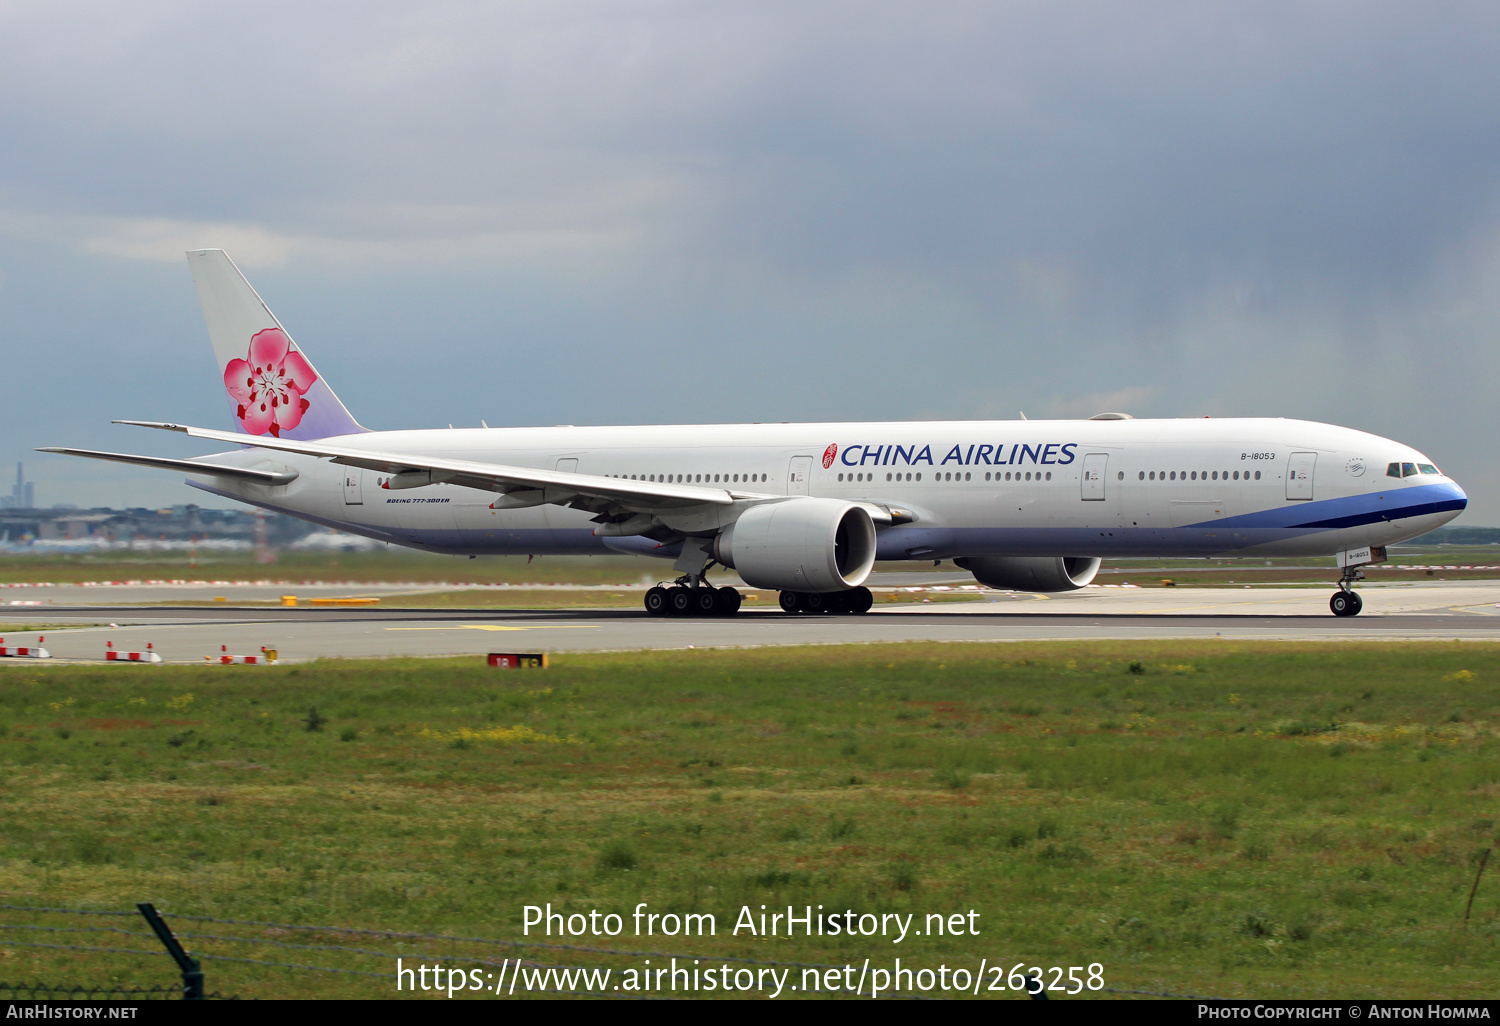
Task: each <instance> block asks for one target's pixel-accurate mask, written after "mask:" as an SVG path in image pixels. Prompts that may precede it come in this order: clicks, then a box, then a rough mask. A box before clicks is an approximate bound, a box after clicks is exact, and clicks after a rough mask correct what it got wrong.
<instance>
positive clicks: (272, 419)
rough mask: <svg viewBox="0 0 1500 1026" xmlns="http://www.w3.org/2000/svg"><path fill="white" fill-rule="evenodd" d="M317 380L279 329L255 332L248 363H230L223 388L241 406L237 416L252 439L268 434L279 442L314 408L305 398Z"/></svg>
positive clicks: (284, 333)
mask: <svg viewBox="0 0 1500 1026" xmlns="http://www.w3.org/2000/svg"><path fill="white" fill-rule="evenodd" d="M317 380H318V376H317V375H316V374H315V373H313V369H312V365H311V364H309V363H308V362H307V360H305V359H303V356H302V354H301V353H299V352H297V351H296V350H295V349H293V348H292V340H291V339H289V338H287V337H286V332H284V331H282V330H281V329H280V328H267V329H265V330H264V331H258V332H256V333H255V334H254V335H252V336H251V338H250V352H249V353H248V354H247V356H246V359H244V360H230V361H229V366H227V367H225V368H224V387H225V388H227V389H228V390H229V395H230V397H231V398H233V399H234V401H235V402H236V403H238V404H239V408H238V409H237V410H236V411H235V416H237V417H239V419H240V423H241V424H243V425H244V426H245V430H246V431H248V432H249V433H250V434H252V435H263V434H265V433H266V432H267V431H269V432H270V433H271V434H273V435H275V436H276V437H277V438H280V437H281V433H282V432H283V431H291V430H292V429H293V428H295V427H296V426H297V425H298V424H300V423H302V415H303V414H304V413H306V412H307V408H308V406H310V405H311V404H310V403H309V402H308V401H307V400H306V399H304V398H302V396H303V394H304V393H306V392H307V390H308V389H309V388H311V387H312V383H313V382H314V381H317Z"/></svg>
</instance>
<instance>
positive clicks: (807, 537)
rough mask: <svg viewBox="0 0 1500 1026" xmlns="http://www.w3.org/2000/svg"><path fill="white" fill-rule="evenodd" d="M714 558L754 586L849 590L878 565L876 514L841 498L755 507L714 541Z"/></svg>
mask: <svg viewBox="0 0 1500 1026" xmlns="http://www.w3.org/2000/svg"><path fill="white" fill-rule="evenodd" d="M714 558H715V559H717V560H718V561H719V562H720V563H723V564H724V565H725V566H727V567H730V568H732V569H734V570H736V571H737V572H738V573H739V575H740V578H741V579H742V580H743V581H744V582H745V583H746V584H748V585H749V586H750V587H752V588H774V589H776V590H778V591H817V592H826V591H844V590H846V589H849V588H857V587H859V586H860V585H861V584H863V583H864V581H865V578H866V577H868V576H870V568H871V567H873V566H874V565H875V524H874V522H873V521H872V520H871V519H870V514H869V513H868V512H867V511H866V510H865V509H863V508H862V507H860V506H857V505H855V504H854V503H852V502H842V501H840V500H838V499H814V498H806V499H789V500H787V501H786V502H772V503H766V504H765V505H761V506H751V507H750V508H749V509H747V510H746V511H745V512H744V513H742V514H741V515H740V518H739V519H738V520H736V521H735V522H734V523H733V524H731V525H730V526H728V527H726V528H725V529H724V530H723V531H722V532H720V534H719V536H718V537H717V538H715V539H714Z"/></svg>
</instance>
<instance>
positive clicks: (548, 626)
mask: <svg viewBox="0 0 1500 1026" xmlns="http://www.w3.org/2000/svg"><path fill="white" fill-rule="evenodd" d="M599 626H600V625H599V624H597V623H539V624H537V625H536V626H534V627H510V626H504V625H501V624H493V623H456V624H453V625H452V626H450V627H387V628H386V630H388V631H546V630H553V631H560V630H570V629H573V628H584V627H593V628H596V629H597V628H598V627H599Z"/></svg>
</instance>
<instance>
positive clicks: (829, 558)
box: [41, 249, 1468, 616]
mask: <svg viewBox="0 0 1500 1026" xmlns="http://www.w3.org/2000/svg"><path fill="white" fill-rule="evenodd" d="M188 264H189V265H190V267H191V268H192V272H193V280H194V282H195V283H196V284H197V287H198V298H199V300H200V301H201V303H202V305H203V316H204V319H205V320H206V321H207V323H208V334H209V338H210V339H211V340H212V342H213V347H214V354H215V355H216V356H217V357H218V360H219V369H220V370H221V371H222V373H223V387H224V390H225V396H226V398H227V400H228V404H229V411H230V414H231V415H232V417H233V420H234V428H235V430H233V431H216V430H211V429H208V428H197V427H187V426H184V425H178V424H168V423H156V422H149V421H120V422H119V423H124V424H137V425H140V426H143V427H155V428H162V429H165V430H169V431H181V432H184V433H186V434H188V435H192V436H193V437H195V438H204V439H211V440H213V441H216V442H221V443H227V444H231V445H234V446H235V447H236V448H234V449H231V450H230V451H228V452H223V453H218V454H216V455H212V456H202V457H198V458H195V459H187V460H179V459H162V458H157V457H152V456H135V455H128V454H124V453H113V452H95V451H92V450H82V449H63V448H48V449H43V450H41V451H42V452H55V453H65V454H68V455H73V456H87V457H92V458H94V459H103V460H115V461H119V462H122V463H133V464H138V465H141V466H146V467H158V468H166V469H170V470H176V471H182V472H186V474H187V475H188V478H187V483H188V484H191V485H193V486H195V487H197V488H201V489H203V490H204V491H207V492H212V493H213V494H215V495H220V496H223V497H225V498H229V499H236V500H239V501H241V502H247V503H250V504H252V505H255V506H260V507H263V508H265V509H269V510H275V511H276V512H278V513H286V514H290V515H291V516H295V517H301V518H303V519H304V520H310V521H313V522H314V523H318V524H323V525H325V526H327V527H332V528H336V529H338V530H340V531H348V532H351V533H354V534H361V535H365V536H367V537H370V538H375V539H378V540H381V541H385V542H390V543H393V544H397V545H408V546H412V547H414V548H419V549H426V550H428V551H429V552H444V553H453V554H464V555H479V554H518V553H526V554H535V553H545V554H567V555H578V554H605V553H611V552H616V553H621V552H623V553H635V554H641V555H648V556H657V557H661V558H663V559H668V560H671V561H672V569H673V571H674V572H675V573H676V574H677V575H679V576H677V577H676V579H675V580H674V581H673V583H672V584H671V585H670V586H666V587H663V586H657V587H654V588H652V589H650V590H649V591H648V592H647V593H646V599H645V605H646V611H647V612H648V613H651V614H653V615H682V616H708V615H716V616H723V615H731V614H733V613H735V612H736V611H737V610H738V609H739V605H740V595H739V593H738V592H736V591H735V590H734V589H732V588H727V587H717V588H716V587H714V586H712V585H711V584H709V582H708V580H707V577H706V573H707V571H708V570H709V569H710V568H712V567H713V566H714V565H716V564H717V565H720V566H724V567H729V568H732V569H733V570H735V571H736V572H737V573H738V574H739V576H740V578H741V579H742V580H743V581H744V582H745V583H746V584H747V585H749V586H750V587H753V588H767V589H775V590H777V591H779V592H780V593H781V607H782V608H783V609H785V610H786V611H787V612H843V613H863V612H866V611H867V610H868V609H869V608H870V602H871V597H870V591H869V589H868V588H866V587H865V581H866V579H867V578H868V576H869V574H870V570H871V567H872V566H873V565H874V563H875V561H876V560H877V559H882V560H943V559H951V560H953V561H954V562H955V563H956V564H958V565H959V566H961V567H963V568H964V569H966V570H968V571H970V572H971V573H973V575H974V577H975V578H976V579H977V580H978V581H979V582H980V583H982V584H985V585H988V586H990V587H992V588H1000V589H1013V590H1019V591H1036V592H1061V591H1070V590H1073V589H1076V588H1082V587H1084V586H1085V585H1087V584H1089V582H1090V581H1092V580H1093V578H1094V575H1095V573H1096V572H1097V571H1098V569H1099V563H1100V559H1101V557H1105V556H1160V557H1176V558H1183V557H1203V558H1206V557H1226V556H1228V557H1266V556H1329V555H1332V556H1334V557H1335V560H1336V563H1337V566H1339V567H1340V568H1342V574H1341V579H1340V581H1339V584H1338V589H1339V590H1338V591H1336V592H1334V594H1333V597H1332V599H1331V600H1330V601H1329V606H1330V608H1331V609H1332V610H1333V612H1334V614H1335V615H1337V616H1353V615H1355V614H1356V613H1358V612H1359V610H1360V606H1361V602H1360V597H1359V594H1358V593H1357V592H1356V591H1354V590H1353V588H1352V585H1353V582H1355V581H1356V580H1360V579H1362V576H1363V575H1362V574H1361V572H1360V569H1359V568H1360V567H1361V566H1363V565H1366V564H1369V563H1373V562H1378V561H1381V560H1383V559H1384V558H1385V551H1384V548H1385V546H1387V545H1390V544H1392V543H1395V542H1400V541H1403V540H1405V539H1408V538H1413V537H1416V536H1417V535H1420V534H1425V533H1426V532H1428V531H1431V530H1432V529H1433V528H1435V527H1439V526H1441V525H1442V524H1445V523H1447V522H1448V521H1450V520H1452V519H1453V518H1454V517H1456V516H1458V514H1459V512H1460V511H1462V510H1463V508H1464V506H1465V505H1466V504H1467V502H1468V499H1467V497H1466V496H1465V495H1464V492H1463V489H1462V488H1460V487H1459V486H1458V484H1457V483H1456V482H1454V481H1453V480H1452V479H1450V478H1449V477H1447V476H1446V475H1445V474H1443V472H1442V471H1441V470H1439V469H1438V468H1437V466H1436V465H1434V464H1433V462H1432V461H1431V460H1429V459H1428V458H1427V457H1426V456H1424V455H1422V454H1421V453H1419V452H1417V451H1416V450H1414V449H1412V448H1411V447H1410V446H1406V445H1402V444H1401V443H1400V442H1393V441H1390V440H1388V439H1385V438H1381V437H1378V436H1376V435H1372V434H1366V433H1365V432H1363V431H1354V430H1351V429H1349V428H1342V427H1334V426H1331V425H1328V424H1316V423H1310V422H1308V421H1302V420H1284V419H1222V420H1220V419H1209V418H1204V419H1194V420H1137V419H1133V418H1131V417H1129V416H1127V415H1125V414H1119V413H1102V414H1100V415H1099V416H1097V417H1092V418H1090V419H1088V420H1024V419H1023V420H1019V421H929V422H874V421H871V422H861V423H846V424H815V423H813V424H714V425H702V424H694V425H669V426H648V427H573V426H563V427H545V428H543V427H514V428H490V427H488V426H486V427H483V428H478V429H473V428H459V429H454V428H449V429H448V430H423V431H369V430H366V429H365V428H362V427H360V425H359V424H358V423H356V422H355V420H354V418H353V417H352V416H351V415H350V414H349V411H348V410H347V409H345V408H344V404H343V403H341V402H340V401H339V399H338V397H337V396H336V395H334V393H333V390H332V389H331V388H329V386H328V382H326V381H325V380H323V378H322V377H320V376H319V374H318V372H317V371H316V370H315V369H314V368H313V365H312V363H311V362H310V361H309V360H308V359H307V357H306V356H305V355H304V353H303V352H302V350H301V349H300V348H299V347H298V346H297V345H296V344H295V343H294V342H293V341H292V340H291V337H290V336H289V335H288V334H287V333H286V331H285V329H283V328H282V326H281V324H280V323H279V322H278V321H277V320H276V317H275V316H274V315H273V314H272V313H271V311H270V309H269V308H268V307H267V306H266V305H265V303H264V302H262V301H261V298H260V296H258V295H257V294H256V293H255V290H254V289H252V288H251V287H250V284H249V283H248V282H247V281H246V280H245V278H244V276H243V275H241V274H240V271H239V269H238V268H237V267H235V265H234V264H233V262H231V261H230V259H229V257H228V256H226V255H225V254H224V252H223V251H222V250H217V249H207V250H198V251H195V252H191V253H189V254H188Z"/></svg>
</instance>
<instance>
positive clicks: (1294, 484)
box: [1286, 452, 1318, 499]
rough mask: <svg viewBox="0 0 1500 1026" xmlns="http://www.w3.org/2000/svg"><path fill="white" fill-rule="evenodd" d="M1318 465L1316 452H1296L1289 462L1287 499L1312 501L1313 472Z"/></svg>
mask: <svg viewBox="0 0 1500 1026" xmlns="http://www.w3.org/2000/svg"><path fill="white" fill-rule="evenodd" d="M1317 465H1318V454H1317V453H1315V452H1294V453H1292V455H1291V458H1290V459H1288V461H1287V468H1286V497H1287V498H1288V499H1311V498H1312V497H1313V471H1314V470H1315V469H1316V467H1317Z"/></svg>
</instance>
